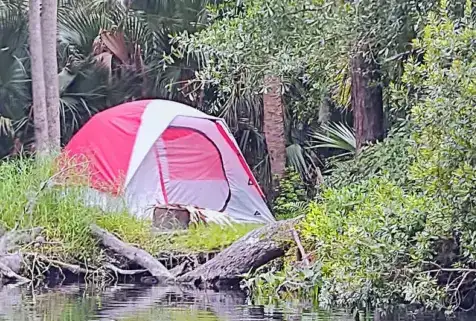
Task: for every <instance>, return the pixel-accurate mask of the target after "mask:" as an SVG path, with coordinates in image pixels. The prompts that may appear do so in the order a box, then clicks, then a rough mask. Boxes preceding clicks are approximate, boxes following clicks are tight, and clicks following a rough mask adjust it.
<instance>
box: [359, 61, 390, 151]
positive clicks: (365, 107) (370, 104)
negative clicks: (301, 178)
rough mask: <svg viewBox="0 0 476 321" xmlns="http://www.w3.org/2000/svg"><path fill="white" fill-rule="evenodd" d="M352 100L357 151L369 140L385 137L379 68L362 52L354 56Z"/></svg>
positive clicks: (373, 140)
mask: <svg viewBox="0 0 476 321" xmlns="http://www.w3.org/2000/svg"><path fill="white" fill-rule="evenodd" d="M351 66H352V91H351V101H352V109H353V114H354V129H355V139H356V144H357V151H359V150H361V148H362V147H363V146H364V145H365V143H367V142H375V141H378V140H380V139H382V138H383V136H384V126H383V97H382V86H381V85H380V83H379V80H380V79H379V75H378V68H377V67H376V66H375V65H374V64H371V63H369V62H367V61H365V58H364V57H363V56H362V54H356V55H355V56H354V57H353V58H352V64H351Z"/></svg>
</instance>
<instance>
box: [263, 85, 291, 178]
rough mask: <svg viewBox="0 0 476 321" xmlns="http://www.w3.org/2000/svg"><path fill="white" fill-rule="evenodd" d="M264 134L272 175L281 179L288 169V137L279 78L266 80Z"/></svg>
mask: <svg viewBox="0 0 476 321" xmlns="http://www.w3.org/2000/svg"><path fill="white" fill-rule="evenodd" d="M264 86H265V89H266V91H265V93H264V95H263V133H264V136H265V139H266V146H267V148H268V154H269V159H270V163H271V164H270V165H271V174H272V175H273V178H274V177H277V178H281V177H283V175H284V171H285V167H286V137H285V135H284V106H283V100H282V97H281V89H282V83H281V80H280V79H279V78H278V77H275V76H266V77H265V78H264Z"/></svg>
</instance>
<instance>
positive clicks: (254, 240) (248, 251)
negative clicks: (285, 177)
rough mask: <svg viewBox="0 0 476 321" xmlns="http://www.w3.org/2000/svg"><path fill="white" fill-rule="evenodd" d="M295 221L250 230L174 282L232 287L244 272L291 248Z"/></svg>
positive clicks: (281, 254) (279, 255)
mask: <svg viewBox="0 0 476 321" xmlns="http://www.w3.org/2000/svg"><path fill="white" fill-rule="evenodd" d="M296 222H297V220H296V219H292V220H286V221H279V222H276V223H273V224H269V225H266V226H264V227H261V228H259V229H256V230H254V231H251V232H250V233H248V234H247V235H245V236H243V237H242V238H241V239H239V240H238V241H236V242H235V243H233V244H232V245H231V246H230V247H228V248H227V249H225V250H224V251H222V252H221V253H219V254H218V255H217V256H215V257H214V258H213V259H211V260H210V261H208V262H206V263H205V264H203V265H201V266H199V267H198V268H196V269H195V270H193V271H191V272H188V273H186V274H184V275H183V276H181V277H179V278H178V281H179V282H186V283H194V284H195V285H199V284H202V283H205V284H207V285H212V286H213V285H215V286H218V285H229V284H236V283H238V282H239V280H241V278H242V276H243V275H244V274H245V273H248V272H250V271H253V270H255V269H257V268H258V267H260V266H262V265H264V264H266V263H268V262H270V261H271V260H274V259H276V258H278V257H281V256H283V255H284V254H285V252H286V251H287V250H288V249H289V248H290V246H291V243H292V240H293V236H292V232H291V230H292V228H293V226H294V225H295V223H296Z"/></svg>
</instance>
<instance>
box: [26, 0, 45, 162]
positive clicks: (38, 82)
mask: <svg viewBox="0 0 476 321" xmlns="http://www.w3.org/2000/svg"><path fill="white" fill-rule="evenodd" d="M40 5H41V0H30V1H29V10H28V20H29V21H28V31H29V38H28V39H29V44H30V59H31V80H32V95H33V116H34V117H35V121H34V127H35V141H36V148H35V149H36V151H37V152H38V153H39V154H44V153H46V152H47V149H48V144H49V143H48V141H49V137H48V116H47V109H46V90H45V79H44V70H43V46H42V36H41V18H40Z"/></svg>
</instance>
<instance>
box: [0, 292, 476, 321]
mask: <svg viewBox="0 0 476 321" xmlns="http://www.w3.org/2000/svg"><path fill="white" fill-rule="evenodd" d="M0 320H15V321H17V320H18V321H23V320H51V321H53V320H70V321H73V320H74V321H76V320H111V321H112V320H141V321H148V320H159V321H162V320H164V321H165V320H167V321H169V320H190V321H193V320H201V321H212V320H220V321H225V320H230V321H232V320H287V321H291V320H304V321H307V320H319V321H324V320H326V321H327V320H328V321H331V320H332V321H334V320H342V321H346V320H349V321H350V320H354V318H353V316H352V315H349V314H346V313H345V312H343V311H333V312H328V311H322V310H315V309H311V308H309V307H306V306H304V305H302V304H291V303H283V304H281V305H280V306H279V307H268V306H266V307H265V306H254V305H250V304H248V303H247V300H246V298H245V297H244V295H243V294H242V293H240V292H220V293H217V292H213V291H198V290H193V289H185V288H180V287H158V286H157V287H140V286H133V285H129V286H127V285H121V286H116V287H110V288H107V289H105V290H104V291H94V289H90V288H86V287H85V286H84V285H70V286H61V287H57V288H51V289H43V290H41V291H31V290H30V289H28V288H24V287H22V288H20V287H13V288H12V287H3V288H0ZM368 320H379V321H390V320H391V321H393V320H416V321H424V320H444V318H443V317H442V316H438V317H437V316H436V315H434V314H427V315H419V316H418V317H411V316H409V315H408V314H401V315H398V316H393V317H380V318H376V317H368ZM453 320H455V319H453ZM456 320H459V321H470V320H475V321H476V317H473V316H465V317H458V318H457V319H456Z"/></svg>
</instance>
